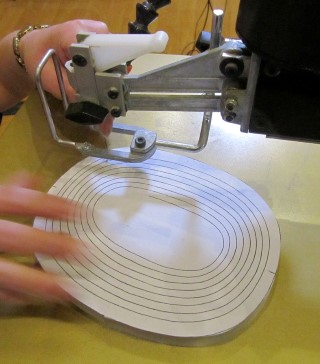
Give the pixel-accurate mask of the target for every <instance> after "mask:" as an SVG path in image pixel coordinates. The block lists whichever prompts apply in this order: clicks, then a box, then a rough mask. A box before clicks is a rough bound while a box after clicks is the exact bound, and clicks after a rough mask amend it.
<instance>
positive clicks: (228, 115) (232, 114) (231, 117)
mask: <svg viewBox="0 0 320 364" xmlns="http://www.w3.org/2000/svg"><path fill="white" fill-rule="evenodd" d="M235 117H236V114H234V113H229V114H226V116H225V120H226V121H228V122H231V121H233V120H234V118H235Z"/></svg>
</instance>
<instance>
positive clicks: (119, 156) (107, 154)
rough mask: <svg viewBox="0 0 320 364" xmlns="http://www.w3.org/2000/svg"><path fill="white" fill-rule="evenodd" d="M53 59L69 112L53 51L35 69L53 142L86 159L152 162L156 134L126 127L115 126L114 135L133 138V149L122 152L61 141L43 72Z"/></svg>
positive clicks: (65, 108)
mask: <svg viewBox="0 0 320 364" xmlns="http://www.w3.org/2000/svg"><path fill="white" fill-rule="evenodd" d="M51 58H52V60H53V63H54V67H55V72H56V75H57V80H58V84H59V89H60V93H61V97H62V103H63V107H64V110H65V111H66V110H67V108H68V98H67V94H66V90H65V86H64V82H63V77H62V72H61V66H60V63H59V59H58V57H57V55H56V53H55V51H54V50H53V49H50V50H49V51H48V52H47V53H46V55H45V56H44V57H43V59H42V60H41V62H40V63H39V65H38V67H37V69H36V74H35V79H36V86H37V89H38V92H39V95H40V99H41V103H42V106H43V110H44V113H45V116H46V119H47V121H48V124H49V127H50V131H51V135H52V138H53V139H54V140H55V141H56V142H57V143H59V144H61V145H64V146H69V147H73V148H75V149H76V150H78V151H80V152H81V153H82V154H83V155H85V156H94V157H99V158H105V159H112V160H118V161H125V162H142V161H144V160H146V159H148V158H150V157H151V156H152V155H153V154H154V152H155V151H156V139H157V135H156V133H155V132H153V131H149V130H146V129H143V128H138V127H134V126H129V125H125V124H114V126H113V129H112V131H113V132H115V133H120V134H128V135H133V137H132V141H131V144H130V147H128V148H126V149H125V150H121V151H120V150H117V149H107V148H105V149H103V148H98V147H96V146H94V145H92V144H91V143H88V142H84V143H78V142H74V141H70V140H66V139H62V138H61V137H59V135H58V133H57V130H56V127H55V123H54V120H53V117H52V113H51V110H50V106H49V103H48V99H47V96H46V93H45V90H44V88H43V84H42V71H43V69H44V67H45V65H46V64H47V62H48V61H49V59H51Z"/></svg>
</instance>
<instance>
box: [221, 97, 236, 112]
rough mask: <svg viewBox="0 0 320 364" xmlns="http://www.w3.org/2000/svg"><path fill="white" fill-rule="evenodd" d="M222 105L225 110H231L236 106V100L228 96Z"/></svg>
mask: <svg viewBox="0 0 320 364" xmlns="http://www.w3.org/2000/svg"><path fill="white" fill-rule="evenodd" d="M224 105H225V108H226V110H228V111H233V110H234V109H235V108H236V107H237V105H238V102H237V100H236V99H235V98H233V97H230V98H228V99H226V101H225V104H224Z"/></svg>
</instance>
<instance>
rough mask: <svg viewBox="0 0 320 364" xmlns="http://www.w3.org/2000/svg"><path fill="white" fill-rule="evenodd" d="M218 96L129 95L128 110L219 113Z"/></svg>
mask: <svg viewBox="0 0 320 364" xmlns="http://www.w3.org/2000/svg"><path fill="white" fill-rule="evenodd" d="M219 108H220V96H216V95H159V94H153V95H152V94H151V95H150V94H130V99H129V101H128V109H129V110H149V111H168V110H170V111H199V112H204V111H205V112H211V111H219Z"/></svg>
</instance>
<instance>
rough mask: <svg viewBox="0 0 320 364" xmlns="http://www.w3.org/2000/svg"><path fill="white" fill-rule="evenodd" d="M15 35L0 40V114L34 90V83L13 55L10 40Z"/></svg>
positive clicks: (14, 33)
mask: <svg viewBox="0 0 320 364" xmlns="http://www.w3.org/2000/svg"><path fill="white" fill-rule="evenodd" d="M16 34H17V32H13V33H10V34H8V35H7V36H5V37H4V38H2V39H1V40H0V55H1V57H0V112H1V111H5V110H6V109H8V108H10V107H12V106H14V105H15V104H16V103H17V102H19V101H20V100H22V99H23V98H24V97H26V96H27V95H28V94H29V93H30V92H31V90H32V89H33V88H34V82H33V81H32V79H31V77H30V76H29V74H28V73H27V72H26V71H25V70H24V69H23V68H22V67H21V66H20V65H19V64H18V62H17V60H16V57H15V55H14V53H13V48H12V40H13V38H14V37H15V35H16ZM22 41H23V40H22Z"/></svg>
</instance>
